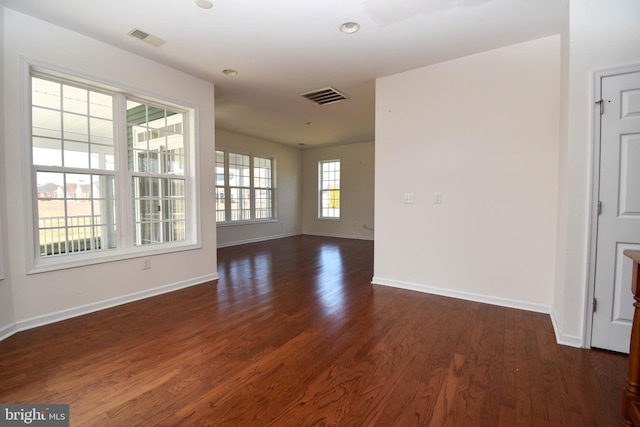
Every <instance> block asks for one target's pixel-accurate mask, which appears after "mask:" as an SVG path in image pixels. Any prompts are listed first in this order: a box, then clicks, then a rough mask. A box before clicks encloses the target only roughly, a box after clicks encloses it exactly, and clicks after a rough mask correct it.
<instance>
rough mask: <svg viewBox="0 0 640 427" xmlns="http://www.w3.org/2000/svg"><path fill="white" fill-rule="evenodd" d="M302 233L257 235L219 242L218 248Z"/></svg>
mask: <svg viewBox="0 0 640 427" xmlns="http://www.w3.org/2000/svg"><path fill="white" fill-rule="evenodd" d="M300 234H302V233H286V234H276V235H273V236H266V237H256V238H254V239H246V240H235V241H233V242H226V243H219V244H218V245H217V248H218V249H220V248H228V247H230V246H239V245H245V244H247V243H257V242H266V241H268V240H276V239H284V238H285V237H293V236H299V235H300Z"/></svg>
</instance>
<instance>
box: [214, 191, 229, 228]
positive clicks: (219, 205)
mask: <svg viewBox="0 0 640 427" xmlns="http://www.w3.org/2000/svg"><path fill="white" fill-rule="evenodd" d="M225 206H226V201H225V189H224V187H216V221H217V222H224V221H226V220H227V213H226V210H225Z"/></svg>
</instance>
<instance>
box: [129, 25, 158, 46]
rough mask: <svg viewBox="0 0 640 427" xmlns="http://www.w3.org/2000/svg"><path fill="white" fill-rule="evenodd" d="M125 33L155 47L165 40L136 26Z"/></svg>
mask: <svg viewBox="0 0 640 427" xmlns="http://www.w3.org/2000/svg"><path fill="white" fill-rule="evenodd" d="M127 34H128V35H130V36H132V37H135V38H137V39H139V40H142V41H143V42H146V43H149V44H150V45H152V46H155V47H158V46H160V45H161V44H163V43H164V42H165V41H164V40H162V39H161V38H160V37H156V36H152V35H151V34H149V33H145V32H144V31H142V30H139V29H137V28H134V29H133V30H131V31H129V32H128V33H127Z"/></svg>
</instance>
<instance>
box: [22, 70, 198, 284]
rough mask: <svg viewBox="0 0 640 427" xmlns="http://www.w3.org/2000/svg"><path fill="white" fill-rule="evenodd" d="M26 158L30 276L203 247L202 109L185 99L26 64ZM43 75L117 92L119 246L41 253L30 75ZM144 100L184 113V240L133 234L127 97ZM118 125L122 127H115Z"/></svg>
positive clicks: (116, 214)
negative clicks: (138, 239)
mask: <svg viewBox="0 0 640 427" xmlns="http://www.w3.org/2000/svg"><path fill="white" fill-rule="evenodd" d="M23 75H24V79H23V82H24V84H23V96H22V99H23V100H24V109H23V117H24V118H25V119H24V122H23V135H24V136H23V138H22V139H23V144H22V146H23V158H24V171H25V176H24V183H25V193H26V194H29V195H30V197H27V198H25V200H26V202H25V203H26V208H25V209H26V212H27V221H26V226H27V229H26V236H27V237H28V244H27V245H26V250H27V251H28V254H27V255H28V256H27V257H26V259H27V274H35V273H41V272H46V271H54V270H60V269H65V268H73V267H80V266H85V265H91V264H99V263H104V262H112V261H117V260H124V259H131V258H138V257H144V256H150V255H156V254H164V253H171V252H177V251H184V250H192V249H197V248H200V247H201V239H200V215H199V201H198V197H197V194H198V189H199V178H198V173H197V161H196V159H197V157H198V156H197V151H198V140H197V133H196V132H195V129H196V127H197V122H198V108H197V107H194V106H190V105H187V104H185V103H177V102H175V101H170V100H167V99H163V98H162V96H159V95H156V94H148V93H145V92H144V91H142V90H137V89H135V88H125V87H121V86H119V85H114V84H111V83H107V82H104V81H103V80H101V79H100V78H96V77H93V76H89V77H86V76H79V75H77V74H75V73H73V72H70V71H68V70H62V69H56V68H55V67H52V66H49V65H44V64H38V63H36V62H27V61H24V62H23ZM32 76H39V77H44V78H50V79H53V80H56V81H61V82H63V83H68V84H71V85H78V86H80V87H87V88H89V89H92V90H95V91H99V92H108V93H110V94H113V95H114V117H113V119H114V136H113V137H114V147H115V148H114V155H115V171H114V173H115V174H116V182H115V187H116V198H117V199H116V203H117V207H116V212H115V216H116V224H117V242H118V244H117V247H116V248H114V249H104V250H97V251H85V252H77V253H71V254H63V255H57V256H47V257H41V256H40V253H39V252H40V246H39V243H38V239H37V237H36V233H37V232H38V217H37V214H36V209H37V183H36V181H35V171H36V170H37V167H36V166H35V165H33V160H32V137H31V133H32V131H31V129H32V117H31V77H32ZM127 99H130V100H133V101H137V102H144V103H147V104H149V105H156V106H161V107H162V108H167V109H170V110H172V111H176V112H180V113H182V114H184V123H183V126H184V129H183V133H184V135H185V147H184V150H185V153H184V157H185V159H184V175H181V176H180V177H181V178H184V180H185V221H186V224H187V225H186V232H185V239H184V240H180V241H174V242H166V243H158V244H151V245H141V246H136V245H135V244H134V243H135V242H134V235H133V227H134V224H133V216H134V214H133V197H132V189H131V186H132V182H133V181H132V180H133V178H132V177H133V176H136V173H135V172H133V171H130V170H129V167H128V158H127V156H128V148H127V143H126V141H127V118H126V100H127ZM116 124H117V125H116ZM103 172H104V171H102V170H95V171H94V173H95V174H102V173H103Z"/></svg>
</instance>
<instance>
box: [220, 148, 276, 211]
mask: <svg viewBox="0 0 640 427" xmlns="http://www.w3.org/2000/svg"><path fill="white" fill-rule="evenodd" d="M273 163H274V160H273V159H272V158H267V157H258V156H251V155H248V154H239V153H232V152H228V151H216V222H218V223H233V222H241V221H256V220H257V221H259V220H268V219H272V218H274V209H273V206H274V203H273V200H274V196H275V186H274V179H273V170H274V167H273Z"/></svg>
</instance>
